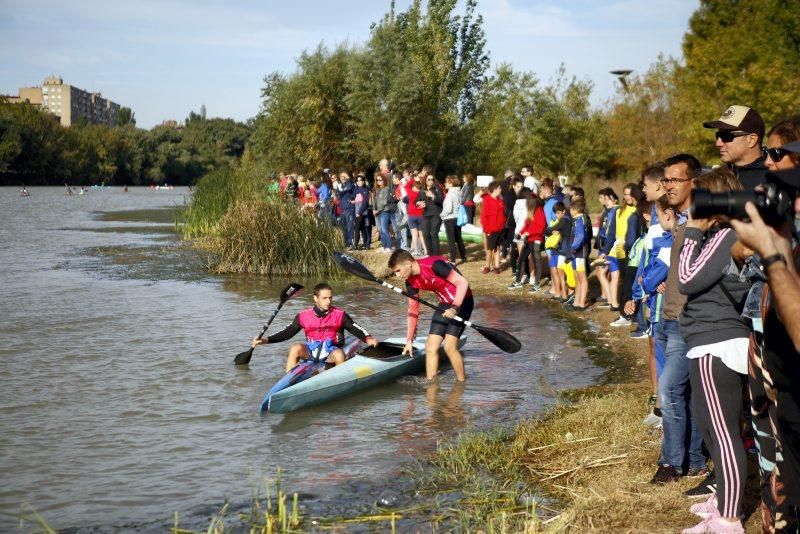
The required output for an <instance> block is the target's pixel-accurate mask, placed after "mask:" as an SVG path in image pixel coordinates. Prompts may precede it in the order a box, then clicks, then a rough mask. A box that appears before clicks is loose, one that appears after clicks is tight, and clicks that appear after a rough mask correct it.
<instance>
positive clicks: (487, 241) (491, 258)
mask: <svg viewBox="0 0 800 534" xmlns="http://www.w3.org/2000/svg"><path fill="white" fill-rule="evenodd" d="M486 189H487V192H486V193H484V195H483V197H482V202H481V203H482V204H483V207H482V208H481V226H482V227H483V248H484V251H485V252H486V264H485V265H484V266H483V271H482V272H483V274H488V273H489V271H492V272H494V273H495V274H499V273H500V253H499V250H498V248H499V246H500V241H501V238H502V237H503V231H504V230H505V227H506V204H505V202H503V199H502V198H500V192H501V189H500V182H492V183H491V184H489V187H487V188H486Z"/></svg>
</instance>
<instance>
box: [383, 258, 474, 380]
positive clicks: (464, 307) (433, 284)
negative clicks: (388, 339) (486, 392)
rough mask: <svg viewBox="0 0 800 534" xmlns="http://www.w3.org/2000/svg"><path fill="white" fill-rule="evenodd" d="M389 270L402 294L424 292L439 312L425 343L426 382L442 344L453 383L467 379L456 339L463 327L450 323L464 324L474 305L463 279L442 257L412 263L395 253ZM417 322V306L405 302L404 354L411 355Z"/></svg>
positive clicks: (433, 373) (436, 366) (435, 369)
mask: <svg viewBox="0 0 800 534" xmlns="http://www.w3.org/2000/svg"><path fill="white" fill-rule="evenodd" d="M389 269H390V270H391V271H392V272H393V273H394V274H395V275H396V276H398V277H399V278H402V279H403V280H405V282H406V292H407V293H409V294H412V295H416V294H417V293H419V291H420V290H422V289H426V290H428V291H432V292H433V293H434V294H436V297H437V298H438V299H439V309H438V310H436V312H434V314H433V319H432V320H431V328H430V331H429V333H428V340H427V342H426V343H425V374H426V375H427V377H428V379H429V380H430V379H433V378H435V377H436V374H437V372H438V371H439V347H440V346H442V341H443V340H444V352H445V354H447V357H448V358H449V359H450V364H451V365H452V366H453V371H454V372H455V374H456V380H458V381H459V382H463V381H464V380H466V379H467V376H466V374H464V359H463V358H462V357H461V353H460V352H459V351H458V339H459V337H461V333H462V332H463V331H464V323H463V322H460V321H454V320H453V319H452V318H453V317H455V316H456V315H458V316H459V317H461V318H462V319H464V320H468V319H469V317H470V315H472V308H473V305H474V302H473V300H472V290H470V288H469V282H467V279H466V278H464V277H463V276H461V273H460V272H458V269H456V266H455V265H453V264H452V263H450V262H449V261H447V260H446V259H445V258H444V257H442V256H427V257H425V258H421V259H416V258H414V257H413V256H412V255H411V254H410V253H409V252H408V251H406V250H402V249H398V250H395V251H394V252H393V253H392V255H391V256H390V257H389ZM418 319H419V302H417V301H416V300H413V299H408V333H407V335H406V340H407V341H406V346H405V348H404V349H403V353H404V354H409V355H410V354H412V350H413V348H412V345H411V343H412V341H413V340H414V337H415V335H416V330H417V320H418Z"/></svg>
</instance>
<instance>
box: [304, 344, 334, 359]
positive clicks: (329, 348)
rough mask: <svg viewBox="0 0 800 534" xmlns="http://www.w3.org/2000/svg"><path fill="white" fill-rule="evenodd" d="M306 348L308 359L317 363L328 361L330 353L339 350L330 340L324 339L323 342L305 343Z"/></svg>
mask: <svg viewBox="0 0 800 534" xmlns="http://www.w3.org/2000/svg"><path fill="white" fill-rule="evenodd" d="M306 347H307V348H308V354H309V358H308V359H310V360H315V361H318V362H324V361H325V360H327V359H328V356H330V354H331V352H333V351H335V350H336V349H338V348H339V347H337V346H336V345H335V344H334V343H333V340H332V339H326V340H325V341H306Z"/></svg>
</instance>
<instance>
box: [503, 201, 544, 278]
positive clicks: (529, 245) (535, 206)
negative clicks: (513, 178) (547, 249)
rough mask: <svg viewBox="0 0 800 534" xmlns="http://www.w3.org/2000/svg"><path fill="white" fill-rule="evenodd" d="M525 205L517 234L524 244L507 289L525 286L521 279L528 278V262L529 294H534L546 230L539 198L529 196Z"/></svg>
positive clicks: (539, 274) (539, 271) (540, 275)
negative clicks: (531, 272)
mask: <svg viewBox="0 0 800 534" xmlns="http://www.w3.org/2000/svg"><path fill="white" fill-rule="evenodd" d="M526 204H527V205H526V208H527V210H528V216H527V217H526V218H525V224H524V225H523V226H522V230H521V231H520V233H519V236H520V238H521V239H523V240H524V241H523V243H524V244H523V247H522V251H521V252H520V254H519V263H517V276H516V278H515V279H514V283H512V284H511V285H510V286H508V289H521V288H522V287H523V286H524V285H525V282H526V280H524V279H523V278H530V276H529V274H530V268H529V264H528V262H529V261H530V262H531V263H533V279H531V280H530V285H531V292H535V291H539V281H540V280H541V277H542V273H541V255H542V250H544V230H545V228H547V220H546V219H545V216H544V208H543V207H542V201H541V200H539V197H536V196H533V195H531V196H529V197H528V198H527V199H526Z"/></svg>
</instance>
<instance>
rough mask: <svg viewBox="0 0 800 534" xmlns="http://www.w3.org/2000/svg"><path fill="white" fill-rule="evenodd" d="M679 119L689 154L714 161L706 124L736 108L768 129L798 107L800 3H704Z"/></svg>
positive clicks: (690, 44) (682, 80)
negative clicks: (753, 114) (749, 110)
mask: <svg viewBox="0 0 800 534" xmlns="http://www.w3.org/2000/svg"><path fill="white" fill-rule="evenodd" d="M683 54H684V60H685V66H684V67H683V68H681V69H679V71H678V75H677V85H676V87H677V90H678V98H679V100H678V102H677V104H676V107H675V109H674V110H673V113H675V114H676V115H677V116H678V117H679V118H680V119H681V120H682V122H683V124H684V125H685V126H684V128H682V131H681V134H682V137H683V139H684V141H685V142H686V143H687V145H688V146H689V147H691V149H692V150H694V151H695V152H696V153H698V154H699V155H700V156H702V157H704V158H705V159H707V160H710V161H715V160H716V159H717V154H716V151H715V150H714V143H713V137H712V136H711V135H710V133H709V132H708V130H704V129H703V127H702V123H703V122H704V121H708V120H713V119H716V118H717V117H718V116H719V115H720V113H721V112H722V111H723V110H724V109H725V108H726V107H727V106H729V105H731V104H741V105H746V106H750V107H752V108H754V109H756V110H757V111H758V112H759V113H760V114H761V116H762V117H763V118H764V121H765V122H766V123H767V128H769V125H770V124H774V123H775V122H777V121H778V120H780V119H781V118H783V117H785V116H787V115H790V114H792V113H796V112H797V102H798V101H800V2H790V1H785V0H701V2H700V7H699V8H698V9H697V11H695V12H694V14H693V15H692V17H691V19H690V20H689V31H688V32H687V33H686V35H685V36H684V40H683Z"/></svg>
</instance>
